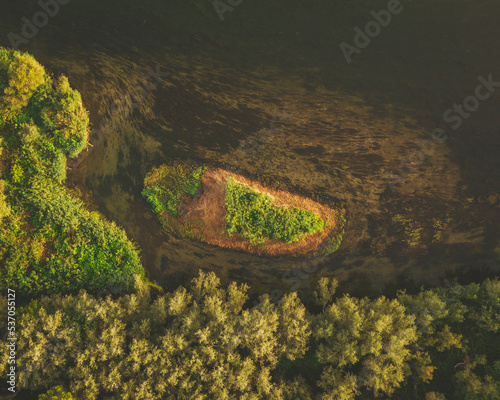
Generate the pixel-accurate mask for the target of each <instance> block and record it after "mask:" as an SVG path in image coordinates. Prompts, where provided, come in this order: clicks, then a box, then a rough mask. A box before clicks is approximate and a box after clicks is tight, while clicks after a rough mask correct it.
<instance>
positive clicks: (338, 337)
mask: <svg viewBox="0 0 500 400" xmlns="http://www.w3.org/2000/svg"><path fill="white" fill-rule="evenodd" d="M313 336H314V337H315V338H316V340H317V341H318V350H317V353H316V354H317V357H318V361H319V363H320V364H323V365H324V370H323V373H322V375H321V380H320V382H319V386H320V387H321V388H322V389H323V391H324V393H323V396H322V398H324V399H333V398H341V399H346V400H347V399H353V398H354V397H355V394H356V393H357V392H359V390H360V389H362V388H366V389H369V390H371V391H372V392H373V394H374V395H375V396H376V395H379V394H382V393H383V394H388V395H390V394H391V393H393V391H394V389H395V388H397V387H398V386H399V385H400V383H401V382H403V380H404V369H405V367H406V362H407V361H408V359H409V358H410V350H409V346H410V345H411V344H412V343H413V342H414V341H415V340H416V338H417V335H416V327H415V325H414V317H413V316H408V315H407V314H406V313H405V308H404V307H403V306H402V305H401V304H400V303H399V302H398V301H397V300H388V299H385V298H384V297H381V298H378V299H376V300H374V301H371V300H369V299H366V298H364V299H360V300H359V299H355V298H352V297H349V296H344V297H342V298H340V299H337V300H336V301H335V302H334V303H333V304H331V305H330V306H329V307H327V309H326V310H325V312H324V313H323V314H320V315H319V316H317V317H316V321H315V325H314V326H313Z"/></svg>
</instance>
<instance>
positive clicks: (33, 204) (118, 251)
mask: <svg viewBox="0 0 500 400" xmlns="http://www.w3.org/2000/svg"><path fill="white" fill-rule="evenodd" d="M88 131H89V118H88V114H87V111H86V110H85V108H84V107H83V104H82V101H81V97H80V94H79V93H78V92H77V91H76V90H74V89H72V88H71V87H70V85H69V82H68V79H67V78H66V77H64V76H61V77H59V78H54V77H52V76H51V75H50V74H48V73H47V72H46V71H45V69H44V68H43V67H42V66H41V65H40V64H39V63H38V62H37V61H36V60H35V59H34V58H33V57H32V56H31V55H29V54H27V53H21V52H17V51H12V50H7V49H3V48H0V288H1V289H2V291H4V290H6V288H7V287H9V288H11V289H15V290H17V291H18V292H20V293H26V294H30V295H34V294H42V293H56V292H67V291H71V290H78V289H81V288H85V289H87V290H97V289H101V288H106V287H109V286H117V287H118V286H119V287H124V288H125V287H127V286H128V285H129V283H130V282H131V281H132V280H133V275H134V274H143V268H142V265H141V263H140V259H139V255H138V250H137V248H136V246H135V245H134V244H133V243H131V242H130V240H129V239H128V238H127V236H126V234H125V232H124V231H123V230H122V229H121V228H118V227H117V226H116V225H115V224H114V223H112V222H108V221H106V220H105V219H104V218H103V217H101V216H100V215H99V214H98V213H96V212H89V211H87V210H86V209H85V205H84V204H83V203H82V201H80V200H79V199H77V198H75V197H73V196H72V194H71V193H70V191H69V190H68V188H67V187H66V186H65V185H64V184H63V182H64V180H65V179H66V157H67V156H69V157H76V156H77V155H78V154H79V153H80V152H81V151H82V150H83V149H85V147H86V146H87V140H88Z"/></svg>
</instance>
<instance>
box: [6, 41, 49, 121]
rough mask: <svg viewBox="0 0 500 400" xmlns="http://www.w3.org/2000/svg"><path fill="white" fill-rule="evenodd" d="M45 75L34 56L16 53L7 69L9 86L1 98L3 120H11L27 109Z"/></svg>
mask: <svg viewBox="0 0 500 400" xmlns="http://www.w3.org/2000/svg"><path fill="white" fill-rule="evenodd" d="M3 51H5V50H3ZM44 75H45V70H44V68H43V67H42V66H41V65H40V64H39V63H38V62H37V61H36V60H35V59H34V57H33V56H31V55H29V54H27V53H20V52H15V53H14V55H13V57H12V61H11V62H10V65H9V66H8V68H7V79H8V84H7V86H6V87H5V88H4V94H3V96H2V97H1V107H0V114H1V115H2V117H3V118H6V119H10V118H12V117H13V116H15V115H16V114H18V113H19V111H21V110H22V109H23V108H24V107H26V105H27V104H28V101H29V99H30V98H31V96H32V95H33V93H34V92H35V90H36V89H37V88H38V87H39V86H40V85H41V84H42V83H43V82H44Z"/></svg>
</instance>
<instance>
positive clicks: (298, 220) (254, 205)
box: [225, 178, 324, 243]
mask: <svg viewBox="0 0 500 400" xmlns="http://www.w3.org/2000/svg"><path fill="white" fill-rule="evenodd" d="M225 206H226V229H227V232H228V233H229V234H233V233H239V234H241V235H242V236H243V237H245V238H247V239H250V241H252V242H255V243H260V242H264V241H266V240H267V239H269V238H271V239H277V240H284V241H285V242H287V243H291V242H295V241H297V240H300V238H301V237H302V236H303V235H304V234H311V233H315V232H318V231H320V230H322V229H323V227H324V222H323V220H322V219H320V217H319V216H318V215H317V214H315V213H313V212H310V211H305V210H301V209H299V208H292V207H277V206H275V205H274V204H273V201H272V199H271V197H269V196H268V195H267V194H264V193H259V192H258V191H256V190H255V189H251V188H249V187H248V186H246V185H242V184H238V183H236V182H235V181H234V179H232V178H231V179H230V180H229V181H228V183H227V185H226V203H225Z"/></svg>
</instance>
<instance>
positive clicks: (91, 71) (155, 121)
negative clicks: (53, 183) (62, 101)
mask: <svg viewBox="0 0 500 400" xmlns="http://www.w3.org/2000/svg"><path fill="white" fill-rule="evenodd" d="M403 6H404V8H403V11H402V12H401V13H400V14H398V15H394V16H393V18H392V21H391V23H390V25H388V26H387V27H386V28H384V29H383V31H382V32H381V33H380V35H379V36H377V37H375V38H373V39H372V43H370V45H369V46H367V47H366V48H365V49H363V50H362V51H361V53H360V54H359V55H357V56H356V57H354V58H353V60H352V62H351V63H350V64H348V63H347V62H346V60H345V59H344V56H343V55H342V52H341V51H340V49H339V43H340V42H342V41H345V42H348V43H350V44H352V43H353V37H354V30H353V28H354V27H355V26H361V27H362V26H364V24H366V23H367V22H368V21H369V20H370V19H371V16H370V10H372V9H373V10H380V9H382V8H384V7H386V2H380V1H376V2H368V1H367V2H363V3H359V5H357V6H350V5H349V6H348V5H347V4H344V3H343V2H340V1H338V2H330V3H329V4H328V5H325V4H322V3H321V2H316V1H315V2H307V5H306V2H303V1H299V0H295V1H288V2H284V1H278V0H277V1H273V2H269V1H267V2H264V1H255V2H243V3H242V4H241V5H240V6H238V7H237V8H235V9H234V11H233V12H231V13H228V14H226V16H225V20H224V21H222V22H221V21H219V19H218V17H217V15H216V13H215V11H214V10H213V9H212V7H211V3H210V2H209V1H206V2H204V1H201V0H193V1H184V2H181V1H171V2H161V1H156V0H155V1H153V0H150V1H146V2H143V3H140V4H139V3H137V2H132V1H131V0H128V1H120V2H116V1H107V2H98V1H97V0H92V1H85V2H83V1H78V0H73V1H72V2H71V3H69V4H68V5H66V6H64V7H62V8H61V10H60V12H59V13H58V14H57V15H56V16H55V17H54V18H53V19H52V20H51V21H50V23H49V24H48V25H47V26H46V27H44V28H43V29H40V32H39V33H38V35H37V36H36V37H35V38H33V39H31V40H30V42H29V43H28V44H26V45H24V46H22V49H25V50H28V51H30V52H32V53H33V54H34V55H35V56H36V57H37V58H38V59H39V60H40V61H41V62H43V63H44V64H45V65H46V66H48V67H49V68H50V69H51V70H52V71H54V72H56V73H64V74H66V75H68V77H69V78H70V81H71V82H72V84H73V86H74V87H75V88H77V89H78V90H79V91H80V92H81V93H82V96H83V99H84V102H85V105H86V106H87V108H88V109H89V110H90V112H91V120H92V123H93V125H94V127H101V129H102V131H103V133H104V140H103V141H102V142H101V143H97V144H96V145H95V146H94V147H93V148H91V150H90V151H89V152H88V155H87V156H86V157H85V159H84V161H83V162H82V163H81V164H79V166H78V167H76V168H74V169H73V171H72V174H71V177H70V182H71V183H72V184H73V185H76V186H77V187H78V188H80V189H81V190H83V191H85V190H88V191H89V193H91V194H92V196H93V199H94V201H95V204H96V207H98V208H99V210H100V211H102V212H103V213H104V214H105V215H106V216H108V217H109V218H111V219H113V220H115V221H117V223H118V224H120V225H122V226H123V227H124V228H125V229H126V230H127V232H128V234H129V236H130V237H131V238H132V239H133V240H135V241H136V242H137V243H138V244H139V245H140V247H141V249H142V259H143V262H144V265H145V267H146V269H147V271H148V273H149V275H150V276H151V277H152V278H154V279H156V280H158V281H159V282H160V283H161V284H163V285H164V286H166V287H167V288H173V287H175V286H177V285H178V284H181V283H182V284H184V283H186V281H187V280H188V279H190V278H191V277H192V276H193V275H194V274H195V273H196V271H197V269H198V268H204V269H206V270H212V271H215V272H217V273H218V274H219V275H220V276H221V277H222V278H223V280H225V281H227V280H230V279H236V280H239V281H246V282H249V283H250V284H251V285H252V287H253V288H254V289H255V290H256V291H258V292H263V291H270V290H272V289H274V288H279V289H283V290H288V289H290V287H291V286H293V285H292V284H291V282H292V281H293V282H297V281H299V283H300V285H299V286H298V288H300V289H303V290H306V292H305V296H307V295H308V291H307V290H308V289H309V288H310V287H311V285H312V283H313V282H314V281H315V280H316V279H317V278H318V277H319V276H323V275H331V276H336V277H337V278H339V279H340V280H342V281H344V283H343V286H342V288H343V290H346V291H350V292H352V293H355V294H361V295H363V294H374V293H380V292H385V293H394V292H395V290H396V289H398V288H400V287H406V288H408V289H409V290H418V288H419V287H420V286H421V285H436V284H443V283H445V279H446V280H447V281H448V282H450V281H453V279H454V277H460V278H459V279H460V281H461V282H465V281H471V280H474V279H479V278H480V273H479V272H481V274H482V275H481V277H482V276H487V275H488V274H489V275H491V274H495V273H496V272H497V271H498V257H499V254H500V246H499V228H498V227H499V222H500V213H499V207H500V199H499V187H498V182H499V179H498V178H499V176H498V174H499V171H500V168H499V161H498V153H499V143H500V142H499V136H498V134H499V126H500V124H499V122H500V118H499V115H500V114H499V112H498V111H499V106H500V92H498V93H496V92H495V93H493V94H492V95H491V97H490V99H489V100H488V101H485V102H483V103H481V104H480V107H479V109H478V110H477V111H476V112H475V113H474V114H473V115H472V116H471V117H470V118H468V119H464V121H463V124H462V126H461V127H460V128H459V129H458V130H456V131H452V130H451V129H450V127H449V125H447V124H446V123H445V122H443V112H444V111H445V110H447V109H448V108H450V107H451V106H452V105H453V104H454V103H455V102H462V100H463V99H464V98H465V97H467V96H469V95H472V94H474V89H475V87H476V85H477V83H478V82H477V77H478V75H483V76H487V75H488V74H490V73H492V74H493V76H494V77H495V76H496V77H498V78H497V80H499V81H500V70H499V67H498V66H499V65H500V60H499V58H500V56H499V54H498V51H497V49H496V43H495V41H494V40H492V38H494V37H499V35H498V34H499V33H500V32H499V31H500V24H499V23H498V22H499V21H498V20H499V19H500V13H499V12H498V11H499V10H498V9H499V5H498V3H496V2H494V1H483V2H482V3H481V6H478V5H476V4H473V3H471V2H468V1H454V2H451V1H419V2H412V3H403ZM37 7H38V6H37V4H36V2H32V1H31V2H27V1H24V2H23V1H19V2H16V4H15V6H12V7H11V8H10V9H9V10H8V11H7V13H6V14H5V15H2V17H1V19H2V22H3V25H2V38H3V39H2V40H3V41H5V38H6V33H7V32H10V31H13V32H19V31H20V28H21V26H22V23H21V17H23V16H30V15H32V14H33V13H34V12H36V11H38V8H37ZM4 33H5V34H4ZM4 44H6V45H8V43H4ZM156 65H159V66H160V68H161V70H162V71H168V72H169V74H170V75H169V76H168V77H164V78H163V79H164V82H163V84H162V85H161V87H159V88H158V89H157V90H154V91H151V92H149V93H148V95H147V96H146V98H145V99H144V101H142V102H141V103H140V104H139V105H138V106H137V107H136V108H131V107H130V104H128V105H127V102H126V101H125V98H126V95H127V94H130V93H131V92H133V90H134V87H136V85H137V84H138V83H139V82H141V81H142V80H144V79H145V78H146V77H148V75H147V72H146V69H147V67H150V68H153V69H155V68H156ZM151 79H152V78H151ZM114 102H117V103H119V106H118V107H117V109H119V110H120V112H115V111H114V110H115V109H114V108H113V107H112V105H113V103H114ZM285 114H286V115H285ZM105 118H108V119H109V121H108V122H106V120H105ZM285 119H286V121H285ZM276 126H280V127H282V129H277V128H276ZM436 127H442V128H443V129H445V130H446V131H447V133H448V134H449V139H448V141H446V142H445V143H444V144H440V145H436V148H435V151H434V152H433V154H432V155H431V156H430V157H427V158H426V159H425V160H424V162H422V163H421V164H418V165H416V166H415V172H414V173H412V174H411V175H410V176H409V177H408V178H407V179H406V180H405V182H404V183H402V184H400V185H397V186H396V190H395V191H392V190H391V189H390V187H389V185H388V184H387V180H386V179H385V178H384V174H385V173H387V172H389V173H393V172H396V171H397V170H398V168H399V167H400V163H401V157H403V158H404V159H406V158H407V157H408V156H409V155H410V154H411V153H412V152H414V151H415V150H417V149H418V146H417V144H415V140H416V139H424V138H430V132H431V131H432V130H433V129H434V128H436ZM263 129H267V130H268V132H271V135H270V137H271V139H270V140H267V142H263V141H262V140H260V139H259V136H258V134H259V133H261V132H262V130H263ZM268 137H269V136H268ZM93 140H94V141H95V140H96V137H94V139H93ZM243 140H246V143H247V145H246V146H247V147H246V149H247V150H246V151H240V150H238V147H239V145H240V143H241V141H243ZM173 159H182V160H194V161H197V162H202V163H206V164H210V165H218V166H224V165H237V166H238V168H239V169H240V171H242V172H243V173H245V174H246V175H248V176H249V177H252V178H255V179H258V180H260V181H262V182H263V183H266V184H269V185H271V186H273V187H279V188H281V189H286V190H290V191H293V192H296V193H300V194H304V195H307V196H309V197H311V198H313V199H315V200H318V201H322V202H325V203H331V204H335V205H338V206H341V207H344V208H345V209H346V212H347V221H348V225H347V233H346V235H345V238H344V242H343V244H342V246H341V248H340V249H339V250H338V251H337V252H336V253H335V254H333V255H331V256H330V257H328V258H326V259H325V260H322V261H321V262H320V263H316V262H315V261H314V260H313V261H311V260H309V261H307V262H306V263H305V264H304V261H303V260H301V259H295V258H291V257H281V258H269V257H259V256H256V255H250V254H244V253H242V252H237V251H230V250H222V249H219V248H216V247H213V246H208V245H205V244H202V243H197V242H193V241H190V240H187V239H179V238H176V237H173V236H172V235H170V234H168V233H166V232H164V231H162V230H161V227H160V224H159V223H158V221H157V220H156V218H155V217H154V216H153V214H152V213H151V212H150V211H149V208H148V206H147V204H146V203H145V201H144V200H143V199H142V197H141V195H140V192H141V190H142V181H143V178H144V175H145V174H146V173H147V171H148V170H149V169H150V168H151V167H152V166H155V165H159V164H161V163H164V162H167V161H169V160H173ZM287 271H288V272H287ZM290 271H296V272H294V273H293V274H295V275H293V274H292V277H294V279H295V280H293V279H292V280H290ZM285 276H286V277H287V278H286V279H285V278H284V277H285ZM295 286H297V285H295Z"/></svg>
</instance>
